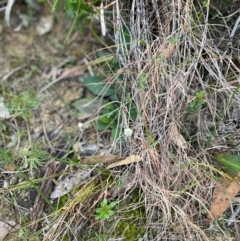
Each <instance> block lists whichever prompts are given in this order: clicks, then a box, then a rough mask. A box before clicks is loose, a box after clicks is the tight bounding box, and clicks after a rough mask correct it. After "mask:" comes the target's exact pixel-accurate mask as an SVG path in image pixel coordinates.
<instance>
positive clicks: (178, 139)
mask: <svg viewBox="0 0 240 241" xmlns="http://www.w3.org/2000/svg"><path fill="white" fill-rule="evenodd" d="M169 137H170V140H171V141H172V142H173V143H174V144H176V145H177V146H178V147H180V148H182V149H183V150H184V149H186V148H187V147H188V143H187V142H186V141H185V139H184V137H183V136H182V135H181V134H180V133H179V131H178V128H177V124H176V123H175V122H174V123H173V124H172V128H171V131H170V134H169Z"/></svg>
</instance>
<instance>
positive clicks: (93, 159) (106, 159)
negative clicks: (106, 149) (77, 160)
mask: <svg viewBox="0 0 240 241" xmlns="http://www.w3.org/2000/svg"><path fill="white" fill-rule="evenodd" d="M123 159H124V158H122V157H120V156H116V155H107V156H102V155H96V156H90V157H87V158H85V159H84V160H83V161H82V163H91V164H94V163H112V162H118V161H120V160H123Z"/></svg>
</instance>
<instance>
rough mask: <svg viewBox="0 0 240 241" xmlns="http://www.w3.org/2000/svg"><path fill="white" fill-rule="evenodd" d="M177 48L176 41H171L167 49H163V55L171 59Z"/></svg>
mask: <svg viewBox="0 0 240 241" xmlns="http://www.w3.org/2000/svg"><path fill="white" fill-rule="evenodd" d="M174 48H175V44H174V43H169V44H168V46H167V48H166V49H163V51H162V55H163V56H164V57H165V58H166V59H169V58H170V57H171V55H172V54H173V51H174Z"/></svg>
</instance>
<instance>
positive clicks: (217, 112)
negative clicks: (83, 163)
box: [115, 1, 240, 240]
mask: <svg viewBox="0 0 240 241" xmlns="http://www.w3.org/2000/svg"><path fill="white" fill-rule="evenodd" d="M116 7H117V9H116V26H115V40H116V43H117V46H118V48H117V57H118V59H119V61H120V62H121V64H122V65H123V66H124V81H125V87H126V89H125V92H124V91H123V95H122V98H123V99H126V98H128V93H129V92H130V93H131V98H132V102H133V103H135V105H136V107H137V110H138V117H137V119H136V121H134V122H133V123H131V124H130V123H128V121H125V123H124V125H125V126H126V128H127V127H128V126H129V125H131V128H132V130H133V136H132V138H131V139H130V140H128V143H127V145H126V146H128V149H127V151H128V152H130V153H134V154H138V155H141V156H143V157H144V160H145V161H144V162H143V163H142V164H138V165H137V167H136V168H137V170H136V173H137V174H138V175H137V176H138V180H139V183H140V185H141V188H142V190H143V193H144V195H145V206H146V214H147V224H146V233H147V236H148V238H147V239H146V240H210V239H211V237H210V236H211V235H209V232H208V231H206V230H205V229H206V228H208V227H209V223H208V222H206V217H207V213H208V208H209V206H210V199H211V192H212V187H213V185H212V180H213V176H214V173H213V172H212V171H211V170H212V169H211V168H210V165H211V164H212V163H211V158H210V153H211V152H210V150H213V149H215V148H216V147H219V146H226V145H227V144H228V143H229V142H228V141H229V139H230V138H233V139H234V140H236V139H237V138H238V134H237V132H235V133H234V130H236V125H235V124H234V123H236V122H237V116H239V114H240V108H239V101H240V99H239V98H240V95H239V93H234V91H236V88H237V85H238V84H239V77H238V76H239V71H240V70H239V65H238V66H237V64H236V62H235V60H236V59H237V56H236V55H235V53H234V52H233V50H232V48H230V47H231V46H232V45H234V43H233V42H231V40H229V39H228V38H229V37H230V36H227V35H228V34H229V35H230V32H231V31H230V32H229V26H228V25H227V24H226V22H225V21H221V24H218V25H219V26H218V27H216V25H214V24H210V23H209V22H210V20H209V19H210V16H209V12H210V10H211V8H210V6H209V5H208V4H207V3H206V4H205V6H204V4H203V3H200V2H199V3H198V2H194V3H193V1H177V2H176V1H138V2H136V1H133V2H131V3H129V2H128V1H116ZM223 20H225V18H223ZM219 21H220V20H219ZM123 33H124V34H123ZM126 33H127V34H128V35H129V36H128V37H130V39H131V40H130V42H126V38H125V37H124V36H125V35H126ZM223 43H225V44H223ZM238 64H239V62H238ZM200 91H204V93H206V97H205V100H204V101H205V104H204V105H203V106H202V108H201V110H199V111H197V113H188V111H187V110H188V106H189V103H190V102H191V101H193V100H194V98H195V95H196V93H198V92H200ZM232 97H233V98H232ZM229 100H230V101H229ZM121 114H122V115H123V119H124V120H128V113H126V111H124V112H122V113H121ZM226 125H228V127H229V126H231V128H232V129H231V128H230V129H231V131H230V132H226V131H225V129H224V127H226ZM215 127H217V129H216V128H215ZM234 128H235V129H234ZM235 151H239V150H238V149H235ZM222 237H224V234H222Z"/></svg>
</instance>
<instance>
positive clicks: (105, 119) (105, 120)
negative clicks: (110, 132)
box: [99, 115, 111, 124]
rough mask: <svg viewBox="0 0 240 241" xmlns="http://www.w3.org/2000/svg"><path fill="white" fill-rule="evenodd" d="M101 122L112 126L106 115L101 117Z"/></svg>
mask: <svg viewBox="0 0 240 241" xmlns="http://www.w3.org/2000/svg"><path fill="white" fill-rule="evenodd" d="M99 121H101V122H102V123H104V124H110V122H111V119H109V118H108V117H107V116H106V115H102V116H100V117H99Z"/></svg>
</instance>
